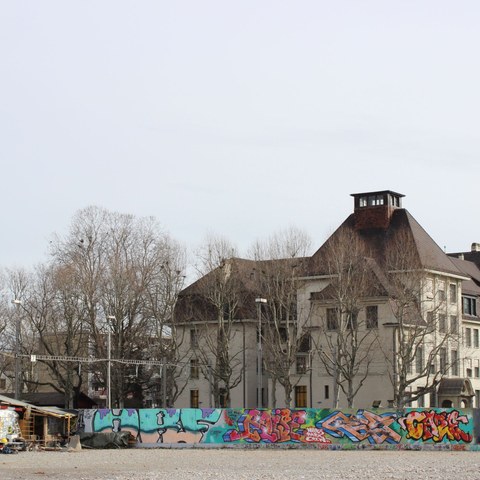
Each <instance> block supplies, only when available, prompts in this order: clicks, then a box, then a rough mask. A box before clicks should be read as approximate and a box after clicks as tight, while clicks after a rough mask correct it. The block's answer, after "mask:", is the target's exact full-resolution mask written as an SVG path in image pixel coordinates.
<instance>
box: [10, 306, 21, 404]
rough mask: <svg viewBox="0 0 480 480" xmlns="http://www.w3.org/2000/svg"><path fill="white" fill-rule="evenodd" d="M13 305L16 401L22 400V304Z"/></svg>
mask: <svg viewBox="0 0 480 480" xmlns="http://www.w3.org/2000/svg"><path fill="white" fill-rule="evenodd" d="M12 303H13V304H14V305H16V308H17V311H16V314H15V400H18V399H19V398H20V373H21V372H20V315H19V313H18V308H19V307H20V305H21V304H22V302H21V300H18V299H14V300H12Z"/></svg>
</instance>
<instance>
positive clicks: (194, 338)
mask: <svg viewBox="0 0 480 480" xmlns="http://www.w3.org/2000/svg"><path fill="white" fill-rule="evenodd" d="M190 346H191V347H192V348H197V347H198V335H197V331H196V330H195V329H194V328H192V329H191V330H190Z"/></svg>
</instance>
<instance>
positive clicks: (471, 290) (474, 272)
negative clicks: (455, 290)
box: [450, 257, 480, 296]
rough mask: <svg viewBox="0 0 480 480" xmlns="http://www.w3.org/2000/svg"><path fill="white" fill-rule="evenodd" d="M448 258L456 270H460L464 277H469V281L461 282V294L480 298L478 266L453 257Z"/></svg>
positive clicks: (479, 270) (479, 271) (479, 272)
mask: <svg viewBox="0 0 480 480" xmlns="http://www.w3.org/2000/svg"><path fill="white" fill-rule="evenodd" d="M450 258H451V260H452V262H453V263H454V264H455V265H456V266H457V267H458V269H459V270H461V271H462V272H463V274H464V275H465V276H466V277H469V280H464V281H463V282H462V292H463V293H467V294H470V295H479V296H480V269H479V268H478V266H477V265H476V264H475V263H473V262H469V261H468V260H462V259H460V258H455V257H450Z"/></svg>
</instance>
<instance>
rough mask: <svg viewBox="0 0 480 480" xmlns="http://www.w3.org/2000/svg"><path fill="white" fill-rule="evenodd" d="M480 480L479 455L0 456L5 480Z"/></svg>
mask: <svg viewBox="0 0 480 480" xmlns="http://www.w3.org/2000/svg"><path fill="white" fill-rule="evenodd" d="M194 478H195V479H196V478H201V479H228V480H237V479H249V480H256V479H282V480H283V479H296V480H302V479H317V478H318V479H358V478H374V479H408V480H423V479H432V480H433V479H435V480H438V479H441V478H455V479H456V480H458V479H460V480H461V479H469V480H474V479H480V452H451V451H444V452H440V451H323V450H302V449H296V450H282V449H274V450H271V449H255V450H250V449H247V450H241V449H219V450H216V449H171V450H170V449H168V450H166V449H130V450H85V449H83V450H81V451H78V452H47V451H40V452H20V453H18V454H16V455H0V479H1V480H13V479H15V480H27V479H28V480H31V479H34V480H36V479H48V480H60V479H62V480H64V479H75V480H93V479H101V480H127V479H128V480H130V479H131V480H153V479H169V480H171V479H185V480H186V479H189V480H190V479H194Z"/></svg>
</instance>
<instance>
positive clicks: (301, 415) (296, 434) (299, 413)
mask: <svg viewBox="0 0 480 480" xmlns="http://www.w3.org/2000/svg"><path fill="white" fill-rule="evenodd" d="M305 416H306V413H305V410H290V409H288V408H283V409H280V408H279V409H275V410H271V411H267V410H261V411H260V410H245V412H244V414H243V415H242V416H241V417H240V418H239V420H238V428H239V430H229V431H228V432H227V433H226V434H225V436H224V440H225V441H227V442H235V441H239V440H246V441H247V442H255V443H259V442H261V441H262V442H266V443H280V442H290V441H293V442H305V441H306V440H305V430H304V429H303V428H302V426H303V425H304V424H305Z"/></svg>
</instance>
